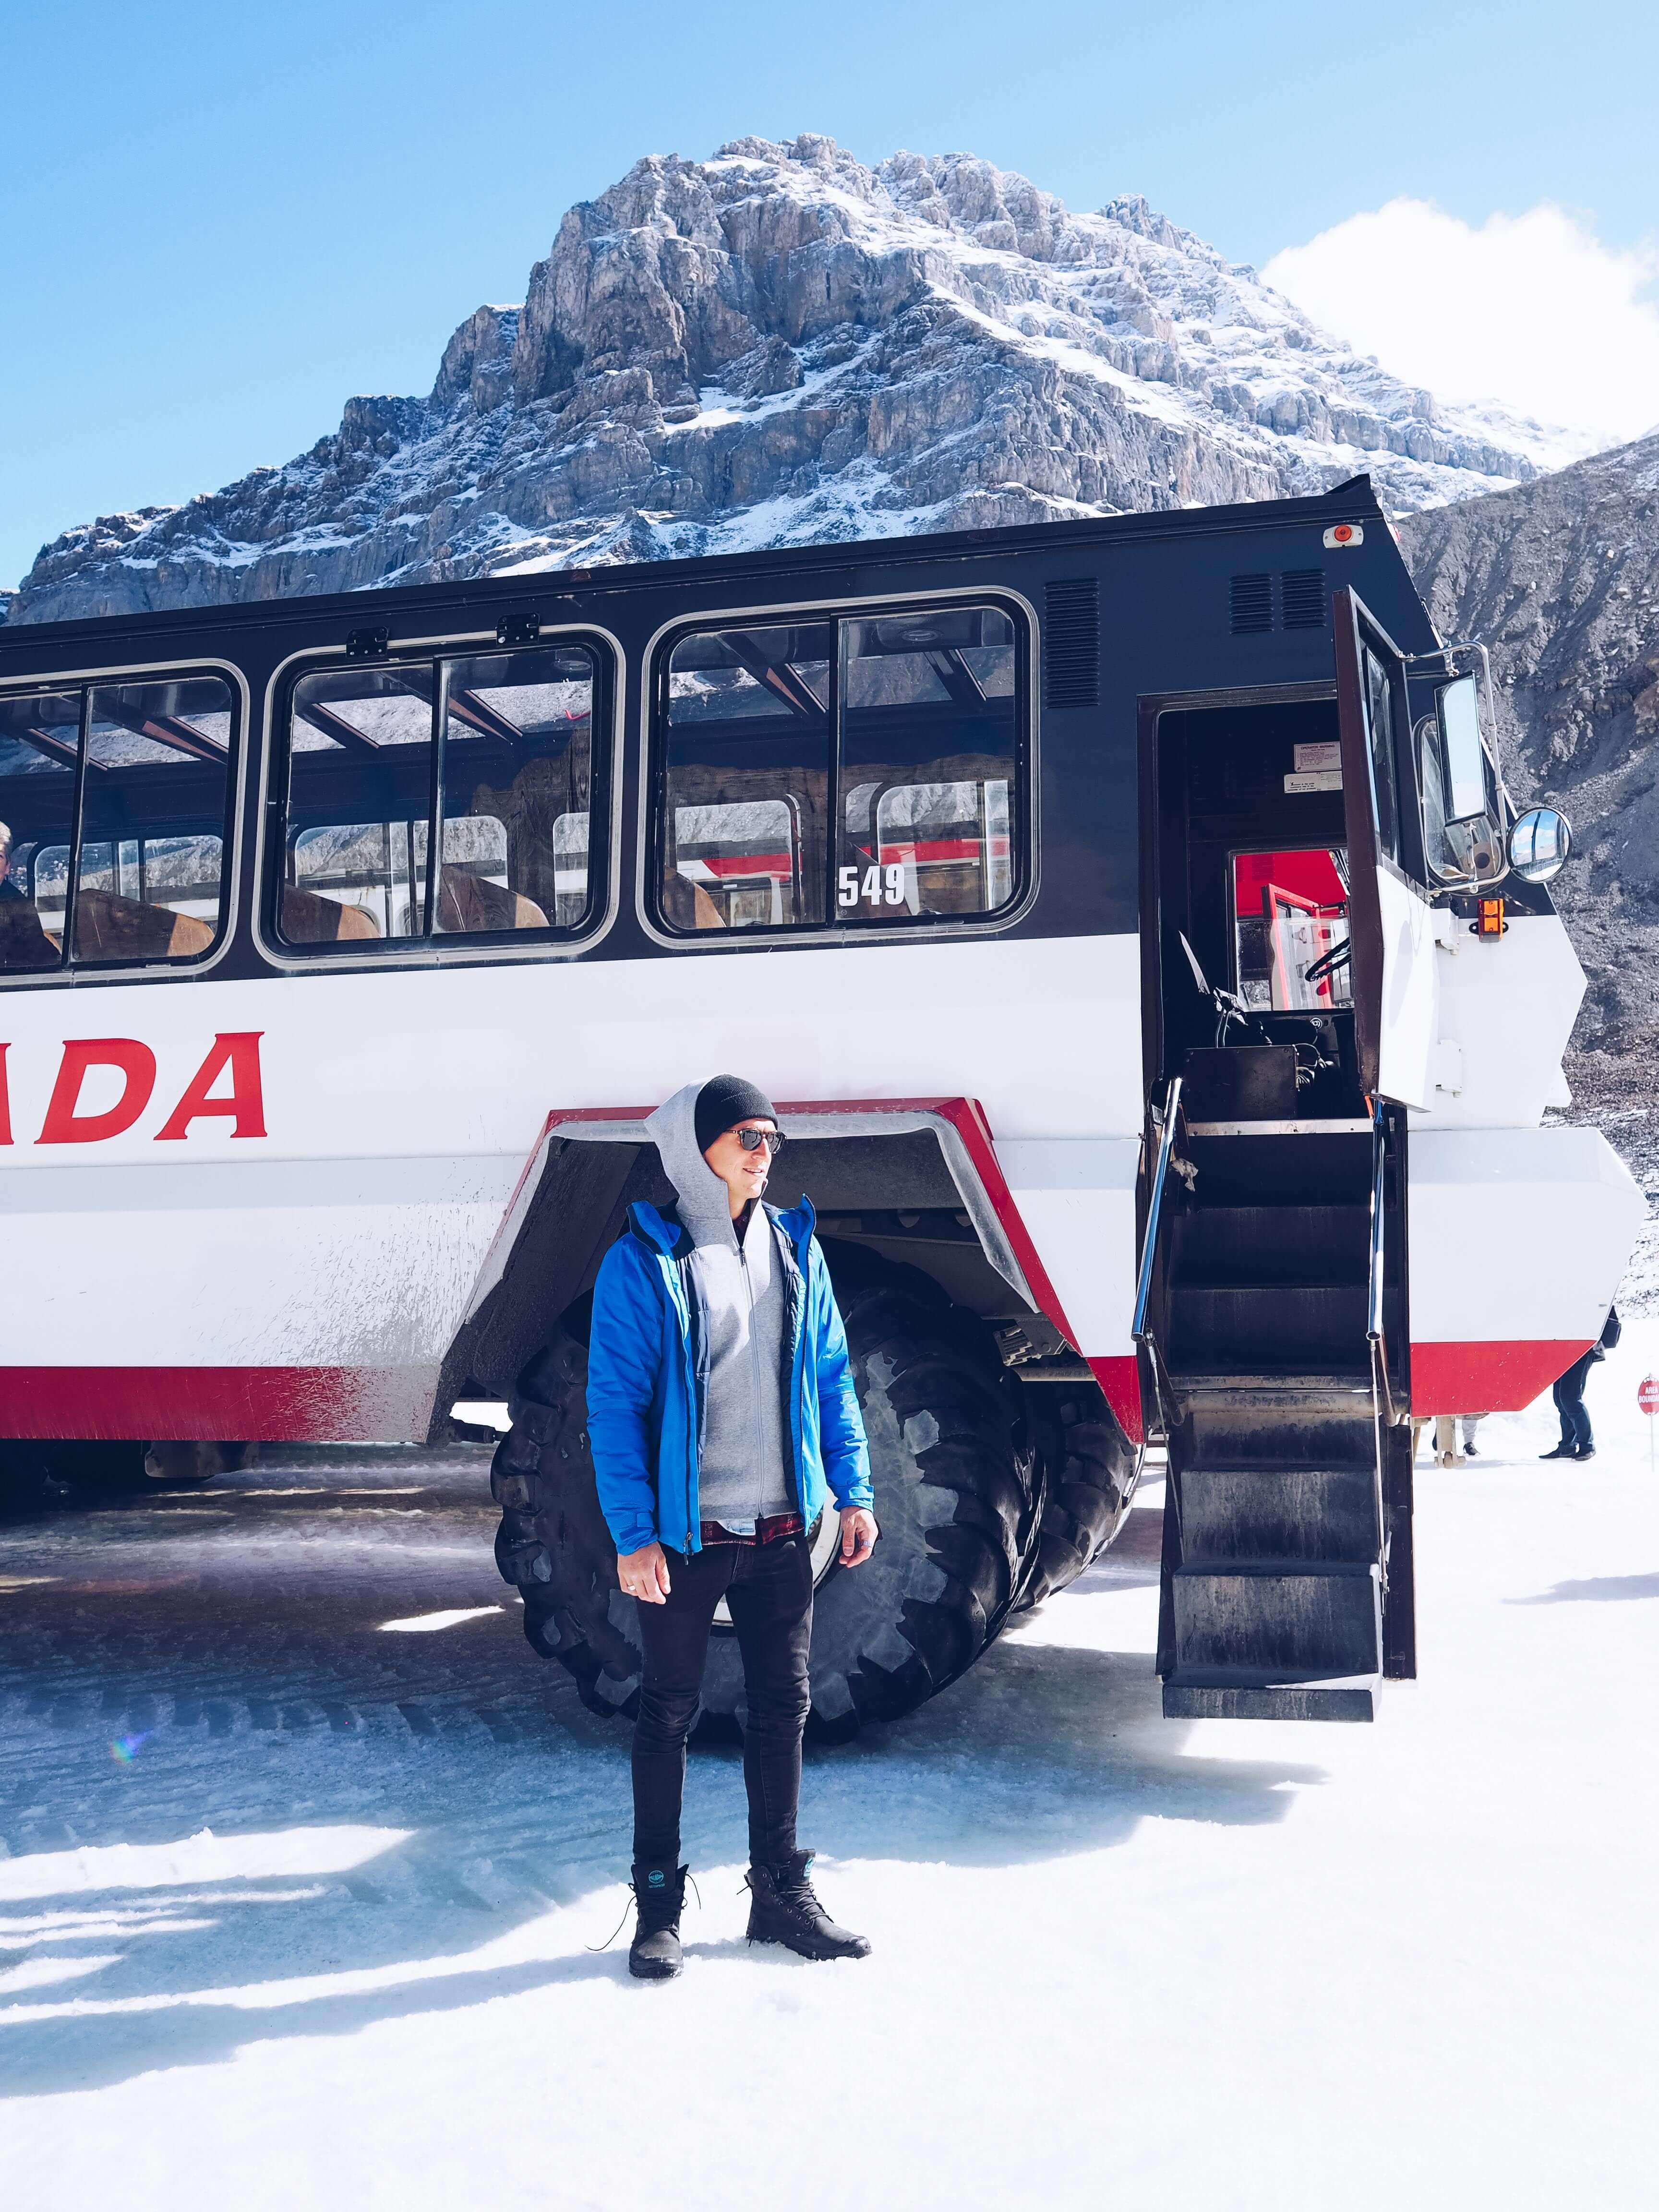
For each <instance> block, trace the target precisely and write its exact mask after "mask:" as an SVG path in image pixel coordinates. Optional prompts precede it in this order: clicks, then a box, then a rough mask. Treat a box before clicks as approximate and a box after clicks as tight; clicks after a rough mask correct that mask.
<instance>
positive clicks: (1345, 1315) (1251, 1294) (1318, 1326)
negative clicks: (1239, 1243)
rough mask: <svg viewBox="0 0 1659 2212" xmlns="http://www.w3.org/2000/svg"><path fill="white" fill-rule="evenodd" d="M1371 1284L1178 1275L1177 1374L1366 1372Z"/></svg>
mask: <svg viewBox="0 0 1659 2212" xmlns="http://www.w3.org/2000/svg"><path fill="white" fill-rule="evenodd" d="M1365 1305H1366V1294H1365V1285H1364V1283H1363V1282H1357V1283H1322V1284H1285V1283H1257V1284H1249V1285H1243V1284H1239V1285H1226V1286H1212V1285H1205V1284H1190V1285H1189V1284H1185V1283H1182V1282H1180V1281H1177V1282H1176V1285H1175V1288H1174V1289H1173V1291H1171V1292H1170V1368H1171V1370H1173V1371H1174V1373H1176V1375H1181V1374H1182V1373H1188V1372H1191V1371H1192V1370H1195V1369H1203V1370H1207V1371H1209V1372H1212V1373H1215V1372H1220V1373H1231V1372H1243V1373H1249V1374H1273V1373H1274V1372H1278V1371H1284V1372H1295V1373H1297V1374H1301V1373H1304V1372H1306V1371H1307V1370H1310V1369H1311V1370H1321V1371H1324V1372H1328V1373H1331V1374H1357V1373H1360V1372H1363V1371H1364V1368H1365V1365H1366V1362H1367V1356H1368V1355H1367V1352H1366V1344H1365Z"/></svg>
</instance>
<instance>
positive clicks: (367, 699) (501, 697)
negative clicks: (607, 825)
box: [278, 646, 593, 949]
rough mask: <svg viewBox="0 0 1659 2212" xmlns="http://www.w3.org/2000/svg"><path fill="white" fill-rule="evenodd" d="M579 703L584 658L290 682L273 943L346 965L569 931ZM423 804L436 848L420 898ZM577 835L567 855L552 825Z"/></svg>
mask: <svg viewBox="0 0 1659 2212" xmlns="http://www.w3.org/2000/svg"><path fill="white" fill-rule="evenodd" d="M592 703H593V660H592V654H591V653H589V652H587V650H586V648H585V647H570V646H556V647H535V648H531V649H526V650H524V651H520V652H514V653H480V654H474V655H471V656H469V657H467V658H465V659H441V660H421V661H412V662H409V663H407V664H403V665H390V666H388V665H375V666H374V667H347V668H332V669H326V670H319V671H315V672H313V673H312V674H310V675H307V676H304V677H301V678H300V680H299V682H298V683H297V684H295V688H294V693H293V700H292V707H291V713H290V733H289V807H288V838H287V847H286V866H285V870H284V878H283V884H282V890H281V898H280V903H279V906H278V920H279V926H280V929H281V933H282V935H283V938H284V939H287V941H288V942H289V944H291V945H313V946H314V945H338V944H349V945H353V946H355V947H356V948H359V949H360V948H361V947H362V945H364V944H366V943H368V942H369V941H371V940H380V941H381V942H383V943H397V942H407V941H408V940H409V939H415V938H424V937H429V936H447V937H453V936H466V935H493V934H496V933H506V932H513V933H520V932H524V931H531V930H533V931H548V930H552V929H573V928H575V927H579V926H580V923H581V922H583V921H585V920H586V918H587V917H588V915H589V914H590V913H591V912H592V905H593V897H592V890H593V887H592V883H591V881H590V877H589V869H588V849H587V848H588V840H587V815H588V810H589V806H590V803H591V798H592ZM435 805H436V807H437V809H438V813H439V817H440V818H441V821H442V823H443V836H442V839H441V842H440V845H439V865H438V868H437V870H436V881H435V882H432V881H429V880H428V876H429V871H428V851H429V849H430V845H431V828H432V822H433V819H434V807H435ZM578 821H579V822H580V824H581V833H580V839H579V840H577V839H574V838H573V837H572V836H571V834H570V831H569V828H568V825H569V824H570V823H574V822H578ZM562 825H564V826H562Z"/></svg>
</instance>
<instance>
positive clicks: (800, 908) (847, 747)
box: [657, 606, 1024, 932]
mask: <svg viewBox="0 0 1659 2212" xmlns="http://www.w3.org/2000/svg"><path fill="white" fill-rule="evenodd" d="M1018 645H1019V641H1018V636H1017V635H1016V632H1015V629H1014V624H1013V623H1012V619H1011V618H1010V617H1008V616H1007V615H1006V614H1004V613H1003V612H1002V611H1001V610H1000V609H999V608H996V607H960V606H958V607H951V608H947V609H936V610H933V611H926V612H922V613H913V614H905V615H892V616H882V617H878V618H875V619H872V620H867V621H866V620H863V619H850V618H849V619H845V620H837V621H835V622H820V623H793V624H784V623H780V624H777V625H775V626H768V627H767V628H765V629H746V630H717V631H704V632H702V633H700V634H698V635H693V636H690V637H683V638H681V639H680V640H679V641H678V644H676V645H675V646H674V647H673V650H672V653H671V658H670V659H669V663H668V668H667V680H666V685H665V717H664V720H665V727H663V728H660V729H659V738H658V743H659V755H658V759H659V778H660V782H659V790H660V793H661V796H662V799H663V800H664V801H665V805H663V809H662V812H661V815H660V817H659V823H658V830H657V834H658V836H659V840H660V849H661V855H662V874H661V878H660V886H661V888H660V906H659V912H660V914H661V917H662V919H663V921H665V922H666V923H667V924H668V926H669V927H670V928H671V929H676V930H684V931H687V932H693V931H695V932H702V931H704V930H711V929H743V928H771V929H776V928H787V927H793V926H801V925H805V926H810V927H823V925H824V924H825V923H826V922H828V923H836V922H860V921H873V922H888V923H892V922H902V921H907V920H911V919H918V920H921V919H927V918H929V917H933V916H941V917H942V916H956V915H990V914H996V913H999V912H1001V911H1003V910H1005V909H1006V908H1007V907H1008V906H1010V905H1011V904H1012V902H1013V900H1014V898H1015V896H1016V895H1017V892H1018V874H1019V871H1018V866H1017V856H1018V847H1017V845H1016V843H1015V836H1016V833H1017V829H1018V825H1019V824H1020V823H1021V822H1022V821H1023V816H1024V801H1023V793H1022V791H1021V787H1020V784H1019V774H1020V765H1021V750H1020V728H1019V714H1020V708H1019V697H1018V690H1019V661H1018ZM832 674H833V676H834V678H835V681H834V682H833V683H832V682H831V677H832ZM832 787H833V789H834V790H835V792H836V793H837V794H838V795H837V797H836V800H835V802H834V811H835V813H836V815H838V816H839V817H840V819H839V823H838V825H836V826H835V827H832V824H831V820H830V817H829V811H828V810H829V793H830V790H831V788H832Z"/></svg>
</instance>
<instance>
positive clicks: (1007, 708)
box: [836, 607, 1018, 921]
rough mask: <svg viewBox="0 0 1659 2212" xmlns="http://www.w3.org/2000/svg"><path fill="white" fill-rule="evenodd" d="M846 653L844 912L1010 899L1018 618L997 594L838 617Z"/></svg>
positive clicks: (933, 911)
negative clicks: (998, 602) (908, 610)
mask: <svg viewBox="0 0 1659 2212" xmlns="http://www.w3.org/2000/svg"><path fill="white" fill-rule="evenodd" d="M841 665H842V680H841V699H842V718H841V720H842V728H841V771H842V790H843V792H844V793H845V794H846V795H845V799H844V800H843V803H842V845H841V851H840V854H839V855H838V858H837V862H836V915H837V919H838V920H841V921H892V920H894V919H895V918H896V916H897V915H902V914H907V913H908V914H911V915H964V914H975V915H978V914H993V913H994V912H995V911H996V910H997V909H998V908H1000V907H1004V906H1006V905H1007V904H1008V902H1009V901H1010V900H1011V899H1012V896H1013V894H1014V869H1013V851H1012V844H1011V842H1010V835H1009V789H1010V785H1011V783H1012V781H1013V778H1014V775H1015V768H1016V762H1017V759H1018V720H1017V711H1016V702H1015V662H1014V630H1013V624H1012V623H1011V622H1010V620H1009V619H1008V617H1007V616H1006V615H1005V614H1003V613H1001V612H1000V611H999V610H998V609H996V608H994V607H961V608H952V609H950V610H948V611H938V612H934V613H930V614H922V615H902V616H896V617H884V618H883V619H881V620H879V621H875V622H848V623H842V664H841Z"/></svg>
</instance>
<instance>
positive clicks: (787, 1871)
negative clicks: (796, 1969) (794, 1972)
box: [749, 1851, 870, 1959]
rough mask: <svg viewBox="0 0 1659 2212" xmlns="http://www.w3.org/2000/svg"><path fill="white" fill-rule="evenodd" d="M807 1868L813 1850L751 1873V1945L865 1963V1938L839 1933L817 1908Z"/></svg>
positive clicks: (755, 1868) (867, 1948)
mask: <svg viewBox="0 0 1659 2212" xmlns="http://www.w3.org/2000/svg"><path fill="white" fill-rule="evenodd" d="M811 1863H812V1854H811V1851H793V1852H792V1853H791V1854H790V1856H789V1857H787V1859H785V1860H783V1861H782V1862H781V1863H780V1864H779V1865H777V1866H751V1867H750V1869H749V1895H750V1906H749V1940H750V1942H751V1943H781V1944H782V1945H783V1946H784V1947H785V1948H786V1949H787V1950H790V1951H796V1952H799V1954H800V1956H801V1957H802V1958H803V1959H867V1958H868V1957H869V1955H870V1939H869V1937H868V1936H849V1935H848V1932H847V1930H846V1929H844V1928H837V1927H836V1923H835V1922H834V1921H833V1920H832V1919H831V1918H830V1917H829V1914H828V1913H827V1912H826V1911H824V1909H823V1906H822V1905H820V1904H819V1903H818V1900H817V1896H816V1895H815V1893H814V1892H813V1888H812V1884H811V1880H810V1878H809V1876H808V1875H807V1871H806V1870H807V1869H808V1868H809V1867H810V1866H811Z"/></svg>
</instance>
